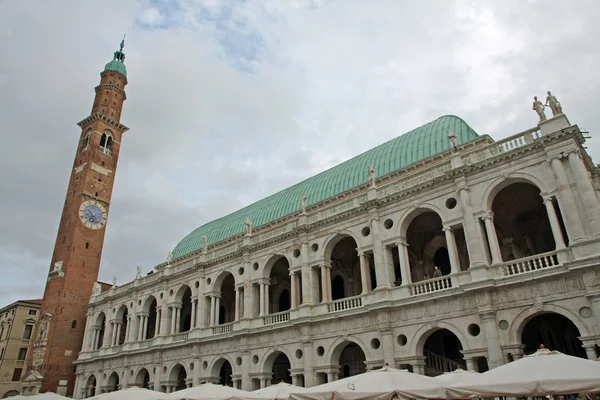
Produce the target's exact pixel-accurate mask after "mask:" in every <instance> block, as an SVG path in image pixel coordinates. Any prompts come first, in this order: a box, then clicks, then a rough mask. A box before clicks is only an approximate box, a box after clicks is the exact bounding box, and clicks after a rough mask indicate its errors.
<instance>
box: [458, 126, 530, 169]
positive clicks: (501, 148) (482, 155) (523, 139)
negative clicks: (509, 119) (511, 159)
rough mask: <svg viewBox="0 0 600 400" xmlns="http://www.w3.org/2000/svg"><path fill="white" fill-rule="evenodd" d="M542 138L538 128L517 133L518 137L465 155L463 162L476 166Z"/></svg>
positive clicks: (509, 138) (515, 136)
mask: <svg viewBox="0 0 600 400" xmlns="http://www.w3.org/2000/svg"><path fill="white" fill-rule="evenodd" d="M541 137H542V133H541V132H540V128H539V127H537V126H536V127H535V128H531V129H528V130H526V131H524V132H521V133H517V134H516V135H513V136H510V137H507V138H506V139H503V140H500V141H497V142H495V143H493V144H490V145H489V146H486V147H482V148H480V149H477V150H475V151H472V152H470V153H467V154H465V155H463V160H464V161H465V163H467V164H474V163H477V162H479V161H483V160H485V159H487V158H490V157H493V156H496V155H498V154H502V153H507V152H509V151H512V150H515V149H518V148H519V147H522V146H525V145H527V144H530V143H533V142H534V141H535V140H537V139H539V138H541Z"/></svg>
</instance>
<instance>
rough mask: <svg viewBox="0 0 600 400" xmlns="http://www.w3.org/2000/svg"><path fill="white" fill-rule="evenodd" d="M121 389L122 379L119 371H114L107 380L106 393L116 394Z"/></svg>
mask: <svg viewBox="0 0 600 400" xmlns="http://www.w3.org/2000/svg"><path fill="white" fill-rule="evenodd" d="M120 387H121V379H120V376H119V373H118V372H117V371H112V372H111V373H110V374H109V375H108V379H107V380H106V391H107V392H114V391H116V390H119V388H120Z"/></svg>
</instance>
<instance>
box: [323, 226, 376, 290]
mask: <svg viewBox="0 0 600 400" xmlns="http://www.w3.org/2000/svg"><path fill="white" fill-rule="evenodd" d="M357 247H358V244H357V243H356V241H355V240H354V238H352V237H351V236H345V237H342V238H341V239H340V240H339V241H338V242H337V243H336V244H335V245H334V246H333V248H332V250H331V256H330V258H331V260H330V263H331V276H332V277H335V278H333V279H332V280H331V298H332V300H338V299H343V298H345V297H352V296H358V295H359V294H361V293H362V287H361V284H362V279H361V275H360V273H361V272H360V258H359V257H358V252H357V251H356V249H357ZM340 276H341V277H344V278H346V279H343V278H341V280H337V278H338V277H340ZM370 278H371V275H370V273H369V276H368V280H371V279H370ZM340 283H341V287H340ZM371 283H372V282H371ZM371 283H369V287H371ZM334 293H335V295H334ZM340 296H341V297H340Z"/></svg>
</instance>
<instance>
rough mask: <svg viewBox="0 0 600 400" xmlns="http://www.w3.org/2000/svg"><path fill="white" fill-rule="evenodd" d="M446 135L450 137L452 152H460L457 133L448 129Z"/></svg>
mask: <svg viewBox="0 0 600 400" xmlns="http://www.w3.org/2000/svg"><path fill="white" fill-rule="evenodd" d="M446 135H447V136H448V139H449V140H450V143H452V152H454V153H457V152H458V147H457V144H458V142H457V140H456V133H454V132H452V131H451V130H450V129H448V130H447V131H446Z"/></svg>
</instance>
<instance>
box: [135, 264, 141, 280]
mask: <svg viewBox="0 0 600 400" xmlns="http://www.w3.org/2000/svg"><path fill="white" fill-rule="evenodd" d="M135 268H136V269H137V272H136V274H135V279H140V278H141V277H142V266H141V265H138V266H137V267H135Z"/></svg>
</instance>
